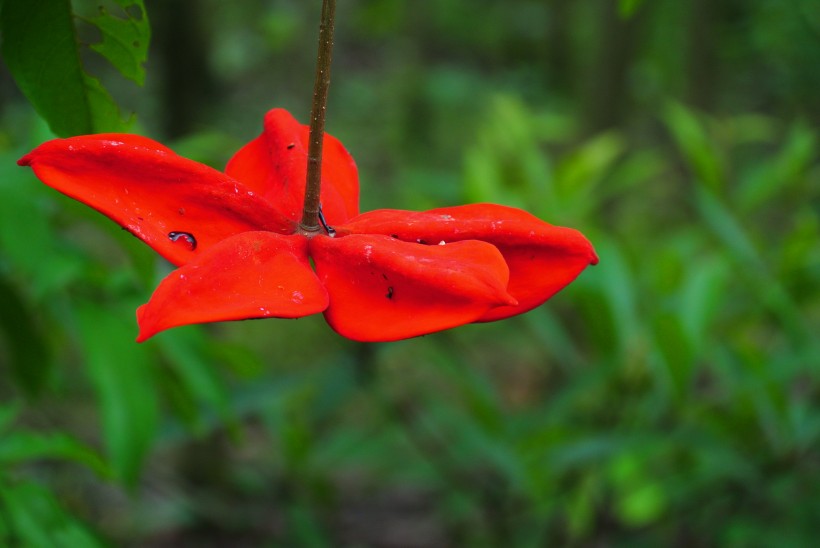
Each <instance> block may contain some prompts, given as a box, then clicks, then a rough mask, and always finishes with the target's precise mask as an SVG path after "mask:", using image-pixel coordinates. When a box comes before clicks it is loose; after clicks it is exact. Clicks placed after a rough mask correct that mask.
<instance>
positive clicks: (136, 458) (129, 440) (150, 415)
mask: <svg viewBox="0 0 820 548" xmlns="http://www.w3.org/2000/svg"><path fill="white" fill-rule="evenodd" d="M129 305H130V303H125V304H124V305H123V307H122V308H127V307H128V306H129ZM118 313H119V309H117V310H116V311H111V310H106V309H102V308H93V307H91V306H85V307H84V308H82V309H81V310H80V311H79V312H78V314H77V320H78V322H77V324H78V327H79V330H80V334H81V337H82V343H83V348H84V349H85V352H86V365H87V369H88V374H89V376H90V377H91V380H92V382H93V383H94V387H95V389H96V391H97V397H98V398H99V400H100V406H101V408H102V411H101V415H102V421H103V424H102V427H103V434H104V438H105V445H106V450H107V454H108V457H109V459H110V460H111V467H112V469H113V471H114V474H115V475H116V476H117V477H118V478H120V479H121V480H122V481H123V482H125V483H127V484H131V485H133V484H134V483H135V482H136V480H137V478H138V476H139V472H140V467H141V465H142V461H143V459H144V457H145V455H146V454H147V453H148V450H149V449H150V448H151V445H152V443H153V441H154V437H155V433H156V429H157V422H158V418H159V410H158V405H159V402H158V401H157V400H158V398H157V393H156V390H155V386H154V377H153V370H152V360H151V356H150V354H149V350H148V347H144V346H137V345H136V343H134V332H135V326H134V325H132V324H131V323H125V322H124V321H122V320H120V319H119V317H117V316H115V314H118ZM129 317H131V315H130V314H129Z"/></svg>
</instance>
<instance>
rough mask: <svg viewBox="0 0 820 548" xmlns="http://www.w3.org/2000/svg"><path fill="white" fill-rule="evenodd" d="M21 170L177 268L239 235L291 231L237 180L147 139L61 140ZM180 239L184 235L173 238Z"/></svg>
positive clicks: (25, 161)
mask: <svg viewBox="0 0 820 548" xmlns="http://www.w3.org/2000/svg"><path fill="white" fill-rule="evenodd" d="M18 163H19V164H20V165H28V166H31V167H32V168H34V173H35V174H36V175H37V177H38V178H39V179H40V180H41V181H43V182H44V183H45V184H47V185H49V186H51V187H53V188H55V189H57V190H59V191H60V192H62V193H64V194H66V195H68V196H70V197H72V198H74V199H76V200H79V201H81V202H83V203H84V204H86V205H89V206H91V207H93V208H94V209H96V210H98V211H100V212H101V213H103V214H105V215H107V216H109V217H111V218H112V219H114V220H115V221H116V222H117V223H119V224H120V225H122V226H123V227H125V228H126V229H127V230H129V231H130V232H132V233H133V234H134V235H135V236H137V237H138V238H140V239H142V240H143V241H145V242H146V243H147V244H148V245H150V246H151V247H153V248H154V249H155V250H156V251H158V252H159V253H160V254H161V255H163V256H164V257H165V258H167V259H168V260H169V261H171V262H172V263H175V264H184V263H185V262H187V261H189V260H191V259H192V258H194V257H196V256H197V255H198V254H199V253H201V252H202V251H204V250H206V249H208V248H209V247H211V246H213V245H214V244H216V243H217V242H219V241H220V240H223V239H225V238H227V237H229V236H231V235H233V234H237V233H240V232H245V231H248V230H271V231H276V232H282V233H292V232H293V225H292V223H290V222H289V221H287V220H286V219H284V218H283V217H282V216H281V215H280V214H279V213H278V212H277V211H276V210H275V209H273V208H272V207H271V206H270V205H268V204H267V203H266V202H265V201H264V200H263V199H261V198H260V197H259V196H257V195H255V194H254V193H253V191H251V190H249V189H247V188H246V187H245V186H244V185H242V184H241V183H239V182H238V181H236V180H234V179H232V178H230V177H227V176H226V175H224V174H222V173H220V172H218V171H216V170H214V169H211V168H209V167H208V166H205V165H202V164H200V163H197V162H194V161H192V160H188V159H186V158H183V157H181V156H178V155H177V154H175V153H174V152H172V151H171V150H170V149H168V148H167V147H165V146H163V145H161V144H159V143H157V142H155V141H152V140H151V139H148V138H146V137H140V136H136V135H126V134H104V135H87V136H82V137H72V138H70V139H55V140H53V141H48V142H47V143H44V144H42V145H40V146H39V147H37V148H36V149H34V150H33V151H32V152H30V153H29V154H27V155H26V156H24V157H23V158H21V159H20V161H19V162H18ZM174 233H178V234H179V235H177V236H176V237H175V239H172V238H171V236H170V235H171V234H174ZM189 236H190V237H189ZM191 238H193V240H192V239H191ZM193 241H195V242H196V245H192V242H193Z"/></svg>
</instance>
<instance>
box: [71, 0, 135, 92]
mask: <svg viewBox="0 0 820 548" xmlns="http://www.w3.org/2000/svg"><path fill="white" fill-rule="evenodd" d="M116 2H117V3H118V4H119V5H120V6H122V8H123V13H124V14H125V16H126V17H125V18H121V17H117V16H114V15H111V14H110V13H109V12H108V11H106V10H104V8H102V7H100V12H101V15H99V16H98V17H94V18H91V19H86V21H87V22H89V23H91V24H93V25H94V26H96V27H97V28H98V29H100V32H101V33H102V38H103V39H102V42H100V43H98V44H92V45H91V49H93V50H94V51H96V52H97V53H99V54H100V55H102V56H103V57H105V58H106V59H108V61H110V62H111V64H112V65H114V66H115V67H116V68H117V70H119V71H120V73H121V74H122V75H123V76H125V77H126V78H128V79H129V80H133V81H134V82H136V83H137V84H139V85H142V84H143V83H144V82H145V67H143V63H145V61H146V59H147V58H148V42H149V40H150V39H151V27H150V26H149V24H148V17H147V15H146V12H145V5H144V4H143V0H116ZM133 11H138V12H139V14H138V16H132V15H131V13H132V12H133Z"/></svg>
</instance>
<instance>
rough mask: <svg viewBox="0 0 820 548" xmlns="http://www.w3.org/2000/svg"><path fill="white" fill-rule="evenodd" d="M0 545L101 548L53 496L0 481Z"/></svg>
mask: <svg viewBox="0 0 820 548" xmlns="http://www.w3.org/2000/svg"><path fill="white" fill-rule="evenodd" d="M0 545H2V546H20V547H26V548H28V547H31V548H40V547H43V548H45V547H51V546H56V547H63V546H71V547H72V548H97V547H102V546H105V544H104V543H102V542H101V541H100V540H99V539H97V538H96V537H95V536H94V535H93V534H92V533H91V532H90V531H89V529H88V527H87V526H86V525H85V524H84V523H82V522H81V521H80V520H79V519H77V518H76V517H74V516H72V515H71V514H69V513H68V512H66V510H65V509H64V508H63V507H62V506H61V505H60V503H59V502H58V501H57V499H56V497H55V496H54V494H53V493H51V492H50V491H48V490H47V489H45V488H44V487H42V486H40V485H37V484H35V483H25V482H20V483H12V482H9V481H3V478H0Z"/></svg>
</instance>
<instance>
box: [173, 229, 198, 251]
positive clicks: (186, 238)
mask: <svg viewBox="0 0 820 548" xmlns="http://www.w3.org/2000/svg"><path fill="white" fill-rule="evenodd" d="M168 238H169V239H170V240H171V241H172V242H174V243H177V242H183V244H184V245H187V246H188V249H189V250H190V251H193V250H194V249H196V238H194V235H193V234H190V233H188V232H169V233H168Z"/></svg>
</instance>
